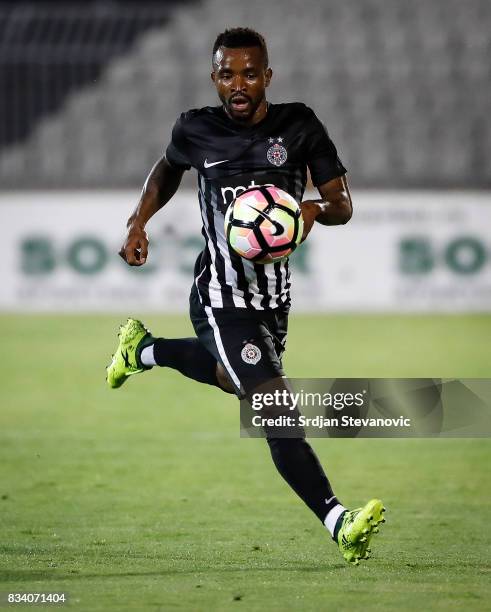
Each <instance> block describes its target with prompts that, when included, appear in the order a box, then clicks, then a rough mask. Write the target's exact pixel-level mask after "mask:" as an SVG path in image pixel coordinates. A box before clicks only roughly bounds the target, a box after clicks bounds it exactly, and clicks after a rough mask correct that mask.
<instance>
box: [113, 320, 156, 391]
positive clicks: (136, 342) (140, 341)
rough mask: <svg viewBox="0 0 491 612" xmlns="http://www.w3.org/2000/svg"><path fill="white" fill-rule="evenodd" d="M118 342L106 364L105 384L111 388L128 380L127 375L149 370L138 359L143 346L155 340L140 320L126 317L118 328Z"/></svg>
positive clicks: (119, 385) (115, 387)
mask: <svg viewBox="0 0 491 612" xmlns="http://www.w3.org/2000/svg"><path fill="white" fill-rule="evenodd" d="M118 336H119V344H118V346H117V348H116V352H115V353H114V355H113V358H112V361H111V363H110V364H109V365H108V366H107V368H106V372H107V376H106V379H107V384H108V385H109V386H110V387H111V389H117V388H118V387H121V385H122V384H123V383H124V382H125V381H126V380H128V377H129V376H132V375H133V374H139V373H140V372H143V371H144V370H149V369H150V368H151V366H148V367H147V366H144V365H143V364H142V363H141V361H140V353H141V351H142V349H143V348H145V346H149V345H150V344H153V342H155V338H153V336H152V334H151V333H150V332H149V331H148V329H146V327H145V326H144V325H143V323H142V322H141V321H138V320H137V319H128V321H127V322H126V323H125V324H124V325H121V327H120V328H119V334H118Z"/></svg>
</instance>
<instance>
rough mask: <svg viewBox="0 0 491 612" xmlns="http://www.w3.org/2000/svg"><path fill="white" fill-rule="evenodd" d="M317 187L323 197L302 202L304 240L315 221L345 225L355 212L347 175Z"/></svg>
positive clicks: (324, 223) (323, 223)
mask: <svg viewBox="0 0 491 612" xmlns="http://www.w3.org/2000/svg"><path fill="white" fill-rule="evenodd" d="M317 189H318V190H319V194H320V195H321V199H318V200H305V201H304V202H302V204H301V208H302V216H303V224H304V225H303V227H304V231H303V236H302V240H305V238H306V237H307V236H308V234H309V232H310V230H311V229H312V226H313V225H314V222H315V221H317V222H319V223H321V224H322V225H343V224H345V223H348V221H349V220H350V219H351V215H352V214H353V204H352V201H351V194H350V190H349V187H348V181H347V179H346V175H345V176H340V177H338V178H335V179H332V180H331V181H328V182H327V183H324V184H323V185H319V186H318V188H317Z"/></svg>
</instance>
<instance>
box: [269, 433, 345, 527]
mask: <svg viewBox="0 0 491 612" xmlns="http://www.w3.org/2000/svg"><path fill="white" fill-rule="evenodd" d="M267 440H268V444H269V449H270V451H271V456H272V457H273V461H274V464H275V465H276V468H277V470H278V472H279V473H280V474H281V475H282V476H283V478H284V479H285V480H286V482H287V483H288V484H289V485H290V487H291V488H292V489H293V490H294V491H295V493H296V494H297V495H298V496H299V497H300V498H301V499H302V500H303V501H304V502H305V503H306V504H307V506H308V507H309V508H310V509H311V510H312V512H314V513H315V514H316V515H317V517H318V518H319V520H320V521H321V522H322V523H324V519H325V518H326V515H327V513H328V512H329V511H330V510H332V508H334V506H335V505H336V504H339V501H338V499H337V498H336V497H335V495H334V493H333V491H332V489H331V485H330V484H329V480H328V479H327V476H326V475H325V473H324V470H323V469H322V466H321V464H320V463H319V460H318V459H317V456H316V454H315V453H314V451H313V450H312V448H311V446H310V444H308V442H306V441H305V440H304V439H303V438H268V439H267Z"/></svg>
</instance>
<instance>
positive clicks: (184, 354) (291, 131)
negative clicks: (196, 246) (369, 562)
mask: <svg viewBox="0 0 491 612" xmlns="http://www.w3.org/2000/svg"><path fill="white" fill-rule="evenodd" d="M212 69H213V71H212V73H211V79H212V81H213V83H214V84H215V87H216V90H217V93H218V97H219V98H220V101H221V105H220V106H216V107H205V108H201V109H198V110H190V111H188V112H185V113H183V114H182V115H181V116H180V117H179V119H178V120H177V122H176V124H175V126H174V129H173V131H172V139H171V142H170V144H169V146H168V147H167V150H166V153H165V155H164V156H163V157H162V159H160V160H159V161H158V162H157V163H156V164H155V166H154V167H153V168H152V170H151V171H150V174H149V176H148V178H147V180H146V182H145V185H144V187H143V191H142V195H141V198H140V201H139V203H138V205H137V207H136V209H135V211H134V212H133V214H132V215H131V217H130V218H129V220H128V224H127V227H128V234H127V237H126V240H125V242H124V244H123V246H122V248H121V251H120V255H121V257H122V258H123V259H124V260H125V261H126V263H127V264H128V265H130V266H141V265H143V264H145V262H146V261H147V256H148V238H147V234H146V232H145V226H146V224H147V222H148V221H149V219H150V218H151V217H152V216H153V215H154V214H155V213H157V212H158V211H159V210H160V209H161V208H162V207H163V206H164V205H165V204H167V202H168V201H169V200H170V199H171V198H172V196H173V195H174V194H175V192H176V190H177V189H178V187H179V184H180V181H181V178H182V175H183V173H184V171H186V170H189V169H190V168H191V167H193V168H195V169H196V170H197V172H198V198H199V204H200V208H201V217H202V221H203V229H202V233H203V236H204V238H205V248H204V249H203V251H202V252H201V253H200V254H199V256H198V259H197V261H196V265H195V270H194V283H193V286H192V289H191V295H190V316H191V321H192V323H193V326H194V330H195V332H196V337H195V338H179V339H167V338H156V337H153V336H152V335H151V333H150V332H149V331H148V330H147V329H146V328H145V327H144V325H143V324H142V323H141V322H140V321H138V320H135V319H128V322H127V323H126V324H125V325H123V326H122V327H121V329H120V332H119V344H118V347H117V349H116V352H115V354H114V356H113V359H112V362H111V364H110V365H109V366H108V368H107V381H108V384H109V386H110V387H112V388H117V387H120V386H121V385H122V384H123V383H124V382H125V381H126V380H127V378H128V377H129V376H131V375H133V374H137V373H139V372H143V371H145V370H148V369H150V368H152V367H154V366H161V367H169V368H174V369H176V370H178V371H179V372H181V373H182V374H184V375H185V376H188V377H189V378H192V379H194V380H196V381H199V382H201V383H207V384H209V385H215V386H216V387H218V388H220V389H222V390H223V391H226V392H229V393H235V394H236V395H237V396H238V397H239V398H242V397H245V396H248V395H250V393H251V392H252V391H253V390H254V389H256V388H258V387H259V386H261V385H264V384H268V382H270V381H284V372H283V368H282V362H281V358H282V354H283V351H284V347H285V341H286V335H287V322H288V310H289V306H290V293H289V289H290V272H289V268H288V260H286V261H281V262H277V263H274V264H268V265H261V264H255V263H253V262H251V261H248V260H245V259H242V258H241V257H239V256H238V255H237V254H236V253H235V252H234V251H232V250H231V248H230V247H229V245H228V243H227V240H226V238H225V235H224V213H225V211H226V210H227V207H228V206H229V205H230V203H231V202H232V201H233V200H234V198H235V197H236V196H237V195H238V194H240V193H241V192H243V191H245V189H247V188H248V187H251V186H254V185H264V184H273V185H276V186H277V187H280V188H281V189H284V190H285V191H287V192H289V193H290V194H292V195H293V196H294V197H295V199H296V200H297V201H298V202H301V210H302V216H303V221H304V233H303V237H302V238H303V239H305V238H306V237H307V235H308V233H309V232H310V230H311V229H312V226H313V224H314V222H317V223H320V224H322V225H338V224H344V223H347V222H348V221H349V220H350V218H351V214H352V205H351V197H350V192H349V188H348V183H347V179H346V169H345V168H344V166H343V164H342V163H341V161H340V159H339V157H338V155H337V152H336V148H335V146H334V144H333V142H332V141H331V139H330V138H329V136H328V133H327V131H326V129H325V128H324V126H323V125H322V123H321V122H320V121H319V119H318V118H317V117H316V115H315V114H314V112H313V111H312V110H311V109H310V108H308V107H307V106H305V105H304V104H301V103H289V104H270V103H268V102H267V101H266V95H265V94H266V88H267V87H268V85H269V84H270V81H271V77H272V71H271V68H270V67H269V61H268V52H267V47H266V43H265V41H264V38H263V37H262V36H261V35H260V34H258V33H257V32H255V31H254V30H251V29H249V28H233V29H230V30H226V31H225V32H223V33H221V34H220V35H219V36H218V37H217V39H216V41H215V44H214V46H213V53H212ZM307 167H308V168H309V170H310V174H311V177H312V181H313V183H314V185H315V186H316V187H317V189H318V190H319V194H320V198H319V199H316V200H307V201H303V202H302V198H303V193H304V190H305V185H306V182H307ZM280 384H281V383H280ZM284 384H286V383H285V382H284ZM266 433H267V432H266ZM267 442H268V444H269V447H270V451H271V455H272V458H273V461H274V464H275V466H276V468H277V469H278V471H279V472H280V474H281V475H282V476H283V478H284V479H285V480H286V482H287V483H288V484H289V485H290V486H291V488H292V489H293V490H294V491H295V492H296V493H297V494H298V495H299V497H300V498H301V499H302V500H303V501H304V502H305V503H306V504H307V506H308V507H309V508H310V509H311V510H312V511H313V512H314V513H315V514H316V515H317V517H318V518H319V519H320V521H321V522H322V523H323V525H325V527H326V528H327V529H328V530H329V532H330V533H331V536H332V538H333V539H334V541H335V542H336V543H337V544H338V546H339V549H340V551H341V553H342V554H343V556H344V558H345V559H346V560H347V561H348V562H349V563H353V564H358V563H359V560H360V559H366V558H368V557H369V553H370V549H369V543H370V539H371V536H372V534H373V533H376V532H377V531H378V524H379V523H381V522H384V518H383V512H384V510H385V508H384V507H383V505H382V502H381V501H380V500H377V499H373V500H371V501H369V502H368V503H367V504H366V505H365V506H364V507H362V508H358V509H356V510H347V509H346V508H345V507H344V506H343V505H342V504H341V503H340V501H339V500H338V498H337V497H336V495H335V494H334V492H333V490H332V488H331V485H330V483H329V480H328V479H327V477H326V475H325V473H324V471H323V469H322V467H321V465H320V463H319V461H318V459H317V457H316V455H315V454H314V452H313V450H312V448H311V447H310V445H309V444H308V443H307V442H306V440H305V436H304V435H300V436H299V437H293V438H284V437H275V436H274V435H269V436H268V435H267Z"/></svg>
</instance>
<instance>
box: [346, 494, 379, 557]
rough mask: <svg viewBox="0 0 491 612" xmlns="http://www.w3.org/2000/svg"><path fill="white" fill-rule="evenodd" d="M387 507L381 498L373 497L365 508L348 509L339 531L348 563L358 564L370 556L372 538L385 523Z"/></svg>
mask: <svg viewBox="0 0 491 612" xmlns="http://www.w3.org/2000/svg"><path fill="white" fill-rule="evenodd" d="M384 512H385V508H384V505H383V504H382V502H381V501H380V499H371V500H370V501H369V502H368V503H367V504H366V505H365V506H363V508H356V510H347V511H346V512H345V513H344V514H343V515H342V523H341V527H340V528H339V531H338V533H337V543H338V546H339V550H340V551H341V554H342V555H343V557H344V558H345V559H346V561H347V562H348V563H351V564H353V565H358V564H359V563H360V561H361V560H364V559H369V558H370V552H371V550H370V548H369V545H370V540H371V538H372V536H373V534H375V533H378V531H379V525H380V524H381V523H385V518H384Z"/></svg>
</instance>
